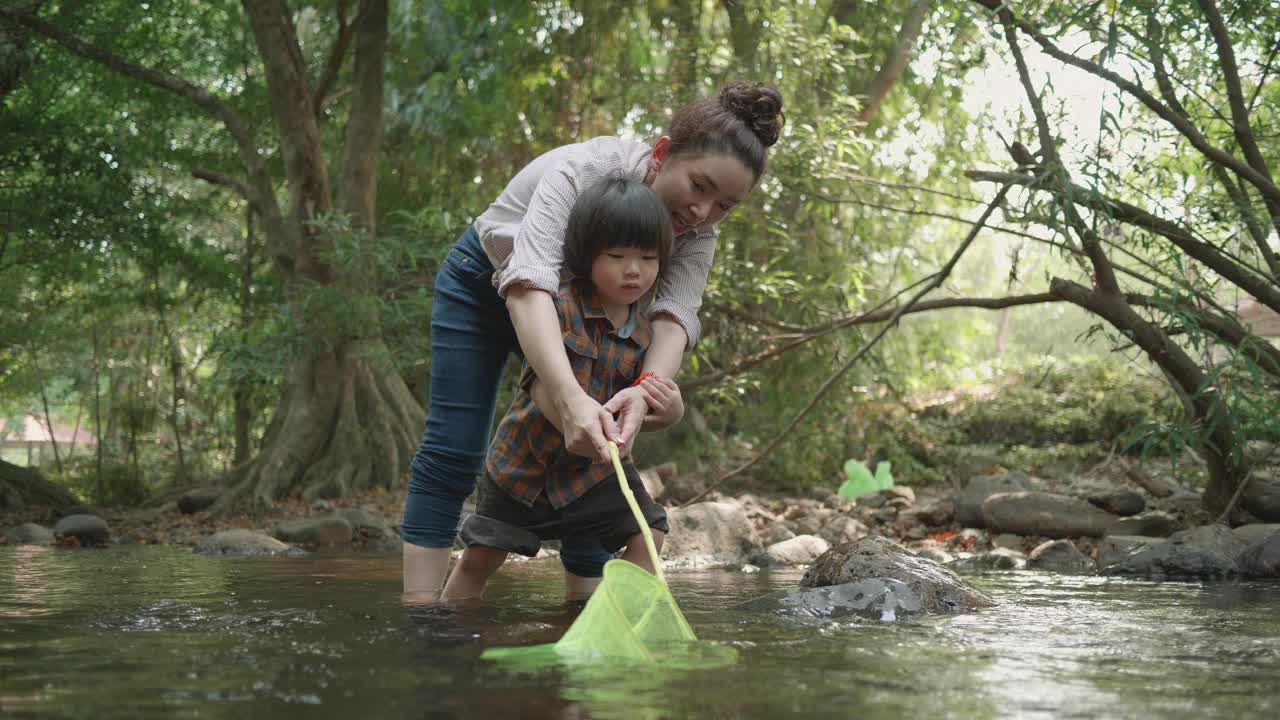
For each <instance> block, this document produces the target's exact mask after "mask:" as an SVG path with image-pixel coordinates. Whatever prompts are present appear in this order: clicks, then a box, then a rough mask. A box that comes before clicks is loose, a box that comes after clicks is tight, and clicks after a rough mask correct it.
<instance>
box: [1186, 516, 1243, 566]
mask: <svg viewBox="0 0 1280 720" xmlns="http://www.w3.org/2000/svg"><path fill="white" fill-rule="evenodd" d="M1169 542H1171V543H1181V544H1184V545H1198V546H1200V547H1205V548H1211V549H1213V550H1217V551H1218V552H1220V553H1222V554H1223V555H1226V556H1227V557H1229V558H1232V559H1236V558H1238V557H1239V556H1240V553H1242V552H1244V549H1245V548H1247V547H1249V544H1248V543H1246V542H1245V541H1243V540H1241V539H1240V538H1238V537H1236V536H1235V535H1234V534H1233V533H1232V532H1231V529H1230V528H1228V527H1227V526H1226V525H1221V524H1217V523H1215V524H1213V525H1200V526H1198V527H1193V528H1190V529H1187V530H1179V531H1178V532H1176V533H1174V534H1172V535H1170V536H1169Z"/></svg>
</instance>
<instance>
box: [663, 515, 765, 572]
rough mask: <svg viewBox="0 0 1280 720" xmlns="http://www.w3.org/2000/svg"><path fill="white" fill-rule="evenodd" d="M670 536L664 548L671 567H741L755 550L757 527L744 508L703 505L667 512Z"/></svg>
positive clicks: (664, 553)
mask: <svg viewBox="0 0 1280 720" xmlns="http://www.w3.org/2000/svg"><path fill="white" fill-rule="evenodd" d="M667 522H668V523H670V525H671V532H670V533H668V534H667V539H666V541H665V542H663V544H662V557H663V558H665V559H666V563H667V565H669V566H670V567H677V568H679V567H683V568H692V567H715V566H728V565H741V564H743V563H744V562H746V560H747V556H748V554H749V553H750V552H751V550H752V549H753V548H754V547H755V546H756V539H755V538H756V531H755V526H754V525H753V524H752V523H751V520H750V518H748V517H747V513H746V511H744V510H743V509H742V506H740V505H738V504H737V503H732V502H704V503H696V504H694V505H688V506H685V507H680V508H674V509H672V510H669V511H668V512H667Z"/></svg>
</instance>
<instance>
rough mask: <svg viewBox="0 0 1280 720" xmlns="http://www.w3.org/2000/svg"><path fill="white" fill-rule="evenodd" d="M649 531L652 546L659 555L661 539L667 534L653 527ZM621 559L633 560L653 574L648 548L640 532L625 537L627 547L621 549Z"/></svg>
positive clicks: (660, 552)
mask: <svg viewBox="0 0 1280 720" xmlns="http://www.w3.org/2000/svg"><path fill="white" fill-rule="evenodd" d="M649 532H651V533H653V546H654V547H655V548H657V550H658V554H659V555H661V554H662V539H663V538H665V537H666V536H667V534H666V533H664V532H662V531H661V530H655V529H654V528H649ZM622 559H623V560H627V561H629V562H633V563H635V564H637V565H639V566H640V567H642V568H644V569H645V570H648V571H649V573H650V574H653V563H652V562H651V561H650V560H649V549H648V548H646V547H645V546H644V535H642V534H641V533H636V534H635V535H632V536H631V537H629V538H627V549H626V550H624V551H623V553H622Z"/></svg>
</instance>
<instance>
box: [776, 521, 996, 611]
mask: <svg viewBox="0 0 1280 720" xmlns="http://www.w3.org/2000/svg"><path fill="white" fill-rule="evenodd" d="M872 578H879V579H892V580H897V581H899V582H903V583H906V584H907V586H909V587H910V588H911V590H912V591H913V592H915V593H916V594H917V595H918V596H919V597H920V601H921V607H922V608H923V609H924V611H925V612H930V613H935V612H958V611H964V610H972V609H974V608H980V607H990V606H992V605H994V604H995V602H994V601H992V600H991V598H989V597H987V596H986V595H984V594H983V593H982V592H980V591H979V590H978V589H977V588H975V587H973V586H972V585H970V584H969V583H967V582H965V581H964V580H963V579H961V578H960V576H959V575H956V574H955V573H954V572H952V571H951V570H948V569H947V568H945V567H943V566H942V565H939V564H938V563H936V562H934V561H932V560H926V559H925V558H922V557H920V556H919V555H916V554H915V553H913V552H911V551H910V550H906V549H905V548H903V547H901V546H899V545H897V544H896V543H894V542H893V541H891V540H889V539H887V538H884V537H881V536H879V535H868V536H867V537H864V538H859V539H857V540H854V541H853V542H848V543H843V544H840V545H836V546H835V547H833V548H831V549H830V550H828V551H826V552H825V553H823V554H822V555H821V556H820V557H819V558H818V559H817V560H815V561H814V562H813V564H812V565H810V566H809V569H808V570H807V571H805V574H804V577H803V578H801V580H800V587H802V588H813V587H826V586H829V585H842V584H844V583H850V582H858V581H859V580H866V579H872Z"/></svg>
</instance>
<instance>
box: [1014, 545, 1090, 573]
mask: <svg viewBox="0 0 1280 720" xmlns="http://www.w3.org/2000/svg"><path fill="white" fill-rule="evenodd" d="M1027 567H1028V568H1030V569H1032V570H1046V571H1048V572H1056V573H1063V574H1067V575H1092V574H1093V573H1094V571H1096V570H1097V565H1096V564H1095V563H1094V562H1093V559H1092V558H1090V557H1089V556H1088V555H1085V554H1084V553H1082V552H1080V548H1077V547H1076V544H1075V543H1073V542H1071V541H1070V540H1049V541H1048V542H1043V543H1041V544H1039V545H1037V546H1036V547H1035V549H1034V550H1032V551H1031V555H1030V556H1029V557H1028V558H1027Z"/></svg>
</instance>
